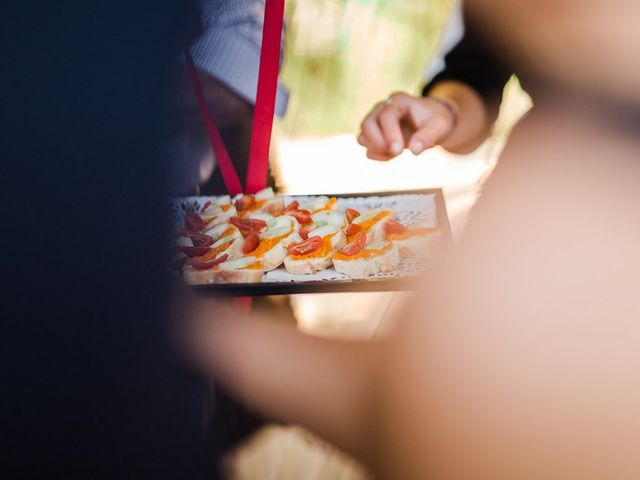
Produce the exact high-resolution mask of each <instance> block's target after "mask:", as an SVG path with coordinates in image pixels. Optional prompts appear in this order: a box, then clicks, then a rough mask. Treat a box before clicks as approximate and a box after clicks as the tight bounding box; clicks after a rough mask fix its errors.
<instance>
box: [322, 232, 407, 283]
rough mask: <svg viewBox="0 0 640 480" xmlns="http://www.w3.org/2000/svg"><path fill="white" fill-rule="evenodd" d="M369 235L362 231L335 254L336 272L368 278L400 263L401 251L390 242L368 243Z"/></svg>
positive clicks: (353, 276) (391, 268)
mask: <svg viewBox="0 0 640 480" xmlns="http://www.w3.org/2000/svg"><path fill="white" fill-rule="evenodd" d="M366 240H367V235H366V233H365V232H364V231H360V232H358V233H357V234H355V235H354V238H353V240H352V241H351V242H350V243H349V244H348V245H347V246H346V247H344V248H343V249H342V250H340V251H339V252H337V253H336V254H335V255H334V256H333V266H334V268H335V269H336V272H340V273H344V274H345V275H348V276H350V277H352V278H366V277H369V276H371V275H375V274H376V273H379V272H388V271H391V270H393V269H394V268H396V267H397V266H398V264H399V263H400V252H398V249H397V248H396V247H394V246H393V245H392V244H391V243H389V242H380V243H374V244H370V245H367V244H366Z"/></svg>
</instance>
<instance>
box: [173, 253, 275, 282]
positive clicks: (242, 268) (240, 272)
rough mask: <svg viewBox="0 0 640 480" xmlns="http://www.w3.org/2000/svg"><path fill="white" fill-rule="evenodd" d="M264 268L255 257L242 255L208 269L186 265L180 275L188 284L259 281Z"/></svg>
mask: <svg viewBox="0 0 640 480" xmlns="http://www.w3.org/2000/svg"><path fill="white" fill-rule="evenodd" d="M263 274H264V270H263V269H262V266H261V265H260V263H259V262H258V260H257V259H256V258H255V257H243V258H241V259H237V260H231V261H227V262H223V263H221V264H220V265H217V266H215V267H212V268H210V269H209V270H196V269H195V268H193V267H191V266H188V267H186V268H185V269H184V271H183V273H182V275H183V278H184V280H185V282H187V283H188V284H189V285H210V284H215V283H260V282H261V281H262V275H263Z"/></svg>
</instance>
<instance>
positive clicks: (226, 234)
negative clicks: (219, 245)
mask: <svg viewBox="0 0 640 480" xmlns="http://www.w3.org/2000/svg"><path fill="white" fill-rule="evenodd" d="M234 231H235V229H234V228H233V227H227V229H226V230H225V231H224V232H222V235H220V238H223V237H228V236H229V235H232V234H233V232H234Z"/></svg>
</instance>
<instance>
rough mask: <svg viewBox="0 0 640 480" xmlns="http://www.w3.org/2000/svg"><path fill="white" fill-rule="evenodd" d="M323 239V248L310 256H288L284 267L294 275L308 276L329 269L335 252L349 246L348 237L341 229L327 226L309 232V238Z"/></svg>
mask: <svg viewBox="0 0 640 480" xmlns="http://www.w3.org/2000/svg"><path fill="white" fill-rule="evenodd" d="M316 236H318V237H321V238H322V246H321V247H320V248H319V249H318V250H316V251H315V252H311V253H310V254H308V255H287V257H286V258H285V259H284V267H285V268H286V269H287V272H289V273H291V274H293V275H307V274H310V273H315V272H318V271H320V270H324V269H326V268H329V267H330V266H331V264H332V258H333V254H334V252H336V251H337V250H339V249H341V248H342V247H344V246H345V245H346V244H347V237H346V236H345V234H344V232H343V231H341V230H340V227H337V226H335V225H327V226H325V227H320V228H316V229H315V230H312V231H311V232H309V238H311V237H316Z"/></svg>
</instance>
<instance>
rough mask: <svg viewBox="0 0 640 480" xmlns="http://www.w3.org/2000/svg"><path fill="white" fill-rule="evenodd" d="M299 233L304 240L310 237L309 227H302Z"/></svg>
mask: <svg viewBox="0 0 640 480" xmlns="http://www.w3.org/2000/svg"><path fill="white" fill-rule="evenodd" d="M298 234H299V235H300V236H301V237H302V239H303V240H306V239H307V238H309V228H307V227H300V231H299V232H298Z"/></svg>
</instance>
